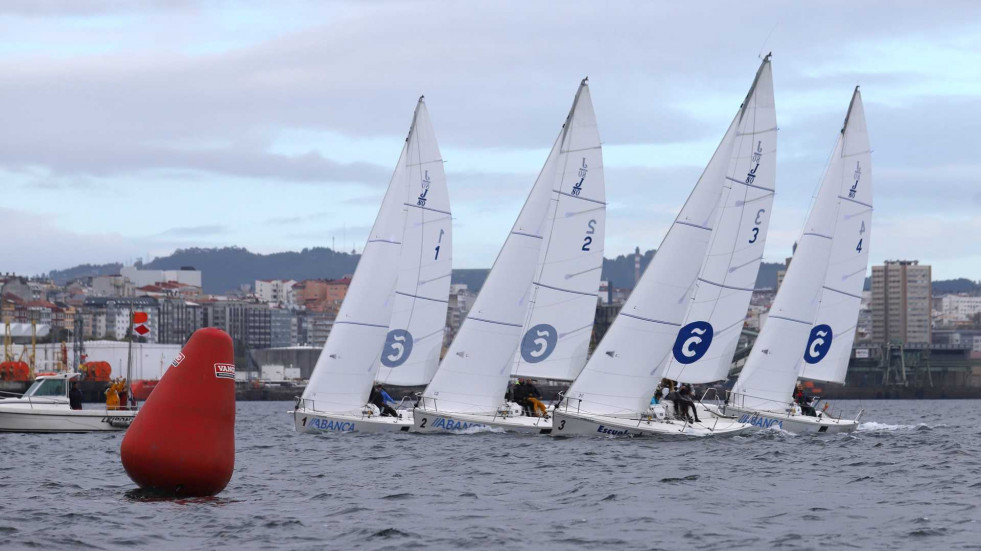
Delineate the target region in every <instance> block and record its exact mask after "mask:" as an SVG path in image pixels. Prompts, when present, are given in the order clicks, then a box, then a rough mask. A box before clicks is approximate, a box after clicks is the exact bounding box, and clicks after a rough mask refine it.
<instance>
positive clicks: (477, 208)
mask: <svg viewBox="0 0 981 551" xmlns="http://www.w3.org/2000/svg"><path fill="white" fill-rule="evenodd" d="M564 5H565V6H567V8H566V10H565V11H563V12H562V13H559V14H554V13H552V11H553V10H549V9H547V8H546V7H545V6H544V5H524V4H518V3H516V4H513V5H511V6H510V7H508V8H507V9H504V10H502V9H499V8H496V7H495V8H491V7H487V6H482V5H468V6H466V7H462V6H459V5H440V6H439V9H438V10H437V9H436V6H435V4H432V3H427V2H409V3H386V2H380V3H372V4H370V5H366V4H362V3H345V2H340V3H329V4H316V5H313V4H310V3H302V2H296V3H290V2H287V3H284V4H280V5H277V9H275V10H274V11H269V10H263V9H262V8H261V7H257V6H249V7H244V8H243V7H241V6H236V7H235V8H234V9H230V8H231V4H228V5H225V4H221V3H218V4H206V3H198V2H193V1H189V2H185V3H177V4H164V3H153V4H148V5H144V6H141V7H119V6H115V5H113V4H111V3H104V2H97V1H83V2H48V3H45V4H44V5H43V6H42V7H38V6H36V5H34V4H33V3H13V4H5V5H4V6H0V26H2V28H3V29H4V32H5V36H6V37H7V40H6V43H5V45H4V46H3V47H2V48H0V66H2V67H3V68H4V69H5V70H4V71H3V72H2V73H0V97H2V98H3V100H4V104H5V105H7V106H10V107H11V108H10V109H9V112H8V113H7V117H6V119H7V121H6V122H7V123H6V124H5V125H4V128H3V129H2V130H0V140H3V144H2V145H0V177H2V178H3V182H4V184H3V186H2V187H3V189H4V191H5V193H3V198H4V199H3V202H2V203H0V231H2V232H3V234H4V235H5V236H6V239H4V240H2V241H0V242H2V245H0V255H2V258H3V259H4V260H3V262H2V270H3V271H16V272H18V273H23V274H27V275H31V274H35V273H42V272H47V271H49V270H52V269H63V268H68V267H71V266H74V265H77V264H82V263H105V262H128V261H132V260H134V259H137V258H145V257H146V256H148V255H149V256H153V257H156V256H164V255H166V254H169V253H170V252H171V251H172V250H173V249H175V248H180V247H194V246H201V247H214V246H230V245H238V246H243V247H245V248H248V249H249V250H252V251H254V252H261V253H271V252H276V251H281V250H299V249H302V248H304V247H315V246H326V247H331V246H332V243H336V248H337V250H341V251H350V250H351V248H356V249H357V250H358V251H360V249H361V246H362V243H363V240H364V238H365V235H366V234H367V231H368V227H369V226H370V225H371V222H372V220H373V219H374V216H375V212H376V211H377V208H378V202H379V201H380V198H381V194H382V192H383V190H384V188H385V185H386V184H387V182H388V179H389V176H390V174H391V170H392V167H393V166H394V164H395V161H396V159H397V156H398V152H399V150H400V148H401V142H402V140H403V139H404V135H405V131H406V130H407V128H408V124H409V121H410V119H411V110H412V106H413V104H414V102H415V100H416V98H417V97H418V96H419V95H420V94H425V95H426V97H427V103H428V105H429V109H430V111H431V113H432V117H433V122H434V125H435V127H436V132H437V137H438V139H439V141H440V145H441V148H442V151H443V157H444V159H445V160H446V161H447V164H446V170H447V179H448V185H449V188H450V195H451V199H452V200H453V207H454V216H455V220H454V233H455V236H454V237H455V241H456V243H455V247H454V257H455V267H459V268H487V267H490V265H491V263H492V262H493V259H494V256H495V255H496V253H497V251H498V249H499V248H500V245H501V243H502V242H503V239H504V236H505V235H506V233H507V231H508V229H509V228H510V226H511V224H512V223H513V221H514V218H515V216H516V215H517V211H518V209H519V208H520V204H521V202H522V201H523V200H524V197H525V194H526V193H527V191H528V189H530V187H531V184H532V183H533V181H534V178H535V175H536V174H537V172H538V169H539V168H540V167H541V164H542V163H543V162H544V159H545V157H546V155H547V151H548V148H549V146H550V145H551V143H552V140H553V139H554V136H555V134H556V132H557V131H558V129H559V126H560V125H561V122H562V120H563V118H564V117H565V114H566V113H567V111H568V107H569V104H570V103H571V101H572V96H573V94H574V92H575V87H576V85H577V84H578V82H579V80H580V79H581V78H582V77H584V76H587V75H588V76H589V77H590V84H591V91H592V93H593V97H594V102H595V105H596V111H597V116H598V119H599V128H600V134H601V136H602V137H603V139H604V140H605V143H604V164H605V166H606V180H607V185H608V200H609V202H610V204H609V218H608V230H607V243H606V251H605V256H606V257H608V258H613V257H616V256H617V255H620V254H629V253H631V252H632V251H633V250H634V247H636V246H640V248H641V250H648V249H653V248H656V247H658V245H659V243H660V241H661V239H662V237H663V235H664V231H665V230H666V229H667V227H668V224H669V223H670V221H671V219H672V218H673V217H674V215H675V214H676V213H677V211H678V209H679V208H680V207H681V204H682V203H683V202H684V200H685V197H686V196H687V194H688V192H689V191H690V189H691V187H692V186H693V185H694V183H695V180H696V179H697V178H698V175H699V173H700V172H701V170H702V168H703V167H704V165H705V163H706V162H707V160H708V158H709V156H710V155H711V152H712V150H713V149H714V148H715V146H716V144H717V143H718V140H719V138H720V137H721V135H722V133H723V131H724V130H725V127H726V125H727V124H728V122H729V120H730V118H731V116H732V114H733V113H734V112H735V109H736V108H737V107H738V104H739V102H740V101H741V100H742V98H743V96H744V95H745V91H746V88H747V87H748V86H749V83H750V82H751V80H752V76H753V72H754V71H755V69H756V66H757V65H758V63H759V60H758V59H757V56H758V55H759V54H761V53H765V52H766V51H770V50H772V51H773V63H774V79H775V91H776V101H777V117H778V122H779V124H780V128H781V132H780V133H779V137H778V140H779V143H778V148H777V149H778V164H777V178H778V179H777V196H776V200H775V205H774V216H773V219H772V222H771V230H770V237H769V243H768V247H767V249H766V254H765V260H766V261H769V262H782V261H783V259H784V258H785V257H787V256H789V255H790V249H791V246H792V244H793V242H794V239H795V237H796V236H797V234H798V232H799V231H800V227H801V225H802V223H803V219H804V216H805V215H806V212H807V209H808V207H809V203H810V197H811V194H812V192H813V190H814V189H815V187H816V185H817V183H818V181H819V179H820V177H821V171H822V170H823V167H824V163H825V161H826V159H827V156H828V154H829V153H830V150H831V147H832V146H833V144H834V140H835V138H836V133H837V131H838V129H840V127H841V122H842V119H843V117H844V113H845V110H846V108H847V105H848V98H849V97H850V94H851V90H852V88H853V86H855V85H856V84H858V85H861V86H862V90H863V95H864V99H865V102H866V112H867V117H868V121H869V128H870V136H871V141H872V147H873V150H874V151H875V153H874V155H873V167H872V178H873V182H874V185H875V188H876V215H875V217H874V222H873V237H872V247H871V251H872V253H871V255H872V257H871V263H872V264H873V265H876V264H881V263H882V261H883V260H886V259H906V258H909V259H919V260H920V261H922V262H923V263H924V264H930V265H932V266H933V275H934V278H935V279H951V278H957V277H966V278H969V279H972V280H977V279H981V251H978V249H977V247H976V245H974V243H973V240H972V239H971V237H970V236H971V235H974V234H976V233H977V232H978V231H979V230H981V219H979V217H977V216H976V215H975V212H976V211H977V209H978V207H979V206H981V190H979V186H978V185H977V176H976V174H978V170H979V168H981V167H979V166H978V164H979V161H977V159H976V158H975V155H974V146H972V144H973V142H974V136H976V135H977V132H978V131H979V130H981V122H979V121H981V101H979V96H981V71H979V70H978V69H977V68H976V64H975V63H973V60H974V59H976V56H977V54H978V53H979V52H981V39H979V36H981V33H979V32H977V31H978V30H979V28H978V27H979V26H981V25H979V21H981V19H979V17H978V15H979V13H981V8H979V7H977V6H975V5H973V4H970V3H966V2H965V3H952V4H948V5H947V6H945V9H944V10H930V11H923V10H922V8H921V6H920V5H919V4H917V3H913V2H907V3H888V6H889V9H885V10H884V9H882V7H883V6H886V3H869V4H863V5H860V6H851V5H847V4H834V5H831V6H830V7H829V6H822V7H821V8H820V9H817V8H810V7H807V8H805V7H797V6H790V7H788V6H784V5H781V4H780V3H776V2H771V3H766V2H764V3H762V4H759V5H760V6H761V9H760V10H759V11H758V12H757V13H747V12H745V11H744V10H741V9H738V8H735V7H733V6H724V5H720V6H718V7H717V9H716V10H715V11H717V12H718V14H717V15H719V17H716V18H712V19H706V18H704V17H702V16H701V15H700V10H699V9H698V8H697V7H687V6H672V5H661V4H618V5H615V6H604V7H599V6H595V5H592V4H587V3H567V4H564ZM771 8H772V9H771ZM940 12H942V13H940ZM732 21H738V22H739V24H738V25H735V26H734V25H732V23H731V22H732ZM870 21H873V22H874V23H875V25H871V26H870V25H869V22H870ZM396 22H398V23H399V24H396ZM545 31H547V32H545ZM541 36H550V37H553V38H552V39H551V40H549V41H543V40H542V39H541V38H540V37H541ZM436 67H439V69H436Z"/></svg>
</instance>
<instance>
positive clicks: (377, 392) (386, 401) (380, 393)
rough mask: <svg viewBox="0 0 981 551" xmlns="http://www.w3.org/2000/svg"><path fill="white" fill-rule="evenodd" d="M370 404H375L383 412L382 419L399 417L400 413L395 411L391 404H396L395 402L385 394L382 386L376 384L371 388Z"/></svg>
mask: <svg viewBox="0 0 981 551" xmlns="http://www.w3.org/2000/svg"><path fill="white" fill-rule="evenodd" d="M368 402H370V403H372V404H374V405H375V406H377V407H378V409H379V410H380V411H381V414H382V417H398V416H399V413H398V412H397V411H395V408H393V407H392V406H391V405H390V404H393V403H395V400H393V399H392V397H391V396H389V395H388V393H387V392H385V389H384V388H382V386H381V385H379V384H376V385H375V386H373V387H371V394H370V395H368Z"/></svg>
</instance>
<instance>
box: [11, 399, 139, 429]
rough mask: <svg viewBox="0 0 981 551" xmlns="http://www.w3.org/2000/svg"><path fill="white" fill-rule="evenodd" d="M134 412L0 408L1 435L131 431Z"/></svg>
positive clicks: (51, 408) (56, 408) (53, 408)
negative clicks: (8, 433)
mask: <svg viewBox="0 0 981 551" xmlns="http://www.w3.org/2000/svg"><path fill="white" fill-rule="evenodd" d="M135 416H136V412H135V411H130V410H113V411H107V410H104V409H68V408H67V407H65V408H59V407H50V408H46V407H33V408H31V407H24V406H20V405H16V406H2V405H0V432H96V431H119V430H126V429H127V428H129V425H130V423H132V422H133V418H134V417H135Z"/></svg>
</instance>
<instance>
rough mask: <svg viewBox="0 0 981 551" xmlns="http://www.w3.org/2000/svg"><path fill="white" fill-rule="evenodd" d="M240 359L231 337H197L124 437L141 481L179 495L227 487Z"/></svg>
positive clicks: (133, 472)
mask: <svg viewBox="0 0 981 551" xmlns="http://www.w3.org/2000/svg"><path fill="white" fill-rule="evenodd" d="M234 360H235V355H234V351H233V347H232V338H231V337H229V336H228V333H225V332H224V331H222V330H221V329H215V328H206V329H199V330H197V331H195V332H194V334H193V335H191V339H190V340H189V341H187V344H185V345H184V348H183V350H181V353H180V354H178V355H177V358H176V359H174V363H172V364H171V366H170V369H168V370H167V372H166V373H164V376H163V377H161V379H160V382H159V383H157V386H156V387H155V388H154V389H153V393H152V394H150V396H149V397H148V398H147V401H146V403H145V404H144V405H143V407H142V408H140V412H139V413H138V414H137V415H136V418H135V419H134V420H133V424H132V425H130V427H129V429H128V430H127V431H126V436H125V437H123V444H122V448H121V450H120V453H121V455H122V459H123V468H124V469H126V474H128V475H129V477H130V478H132V479H133V482H136V483H137V484H138V485H139V486H140V487H141V488H144V489H148V490H155V491H159V492H161V493H166V494H172V495H178V496H210V495H215V494H217V493H218V492H220V491H222V490H223V489H225V486H226V485H227V484H228V481H229V480H231V478H232V471H233V470H234V469H235V364H234Z"/></svg>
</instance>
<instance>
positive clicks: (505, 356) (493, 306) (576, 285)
mask: <svg viewBox="0 0 981 551" xmlns="http://www.w3.org/2000/svg"><path fill="white" fill-rule="evenodd" d="M605 222H606V191H605V184H604V179H603V157H602V148H601V146H600V139H599V133H598V131H597V127H596V116H595V114H594V112H593V105H592V100H591V98H590V94H589V87H588V84H587V80H586V79H583V81H582V83H581V84H580V86H579V89H578V91H577V92H576V97H575V100H574V101H573V104H572V108H571V109H570V111H569V115H568V117H567V118H566V122H565V124H564V125H563V126H562V130H561V132H560V133H559V136H558V138H557V140H556V142H555V145H554V146H553V148H552V152H551V153H550V155H549V157H548V159H547V160H546V162H545V166H544V167H543V168H542V172H541V174H540V175H539V177H538V180H537V181H536V183H535V186H534V188H533V189H532V191H531V194H530V195H529V197H528V200H527V201H526V203H525V206H524V208H522V211H521V214H520V215H519V216H518V220H517V222H516V223H515V226H514V228H513V229H512V230H511V233H510V235H509V236H508V238H507V240H506V241H505V244H504V247H503V248H502V250H501V253H500V255H499V256H498V259H497V261H496V262H495V263H494V267H493V268H492V270H491V272H490V274H489V275H488V278H487V282H486V283H485V284H484V287H483V289H482V290H481V293H480V296H478V297H477V301H476V302H475V304H474V307H473V309H472V310H471V311H470V314H469V315H468V316H467V319H466V320H465V322H464V324H463V327H462V328H461V329H460V332H459V334H458V335H457V337H456V339H455V340H454V342H453V344H452V345H451V347H450V350H449V352H448V353H447V356H446V358H445V359H444V360H443V364H442V365H441V366H440V368H439V370H438V371H437V373H436V376H435V377H434V379H433V381H432V382H431V383H430V384H429V386H428V387H427V388H426V391H425V392H424V393H423V397H422V400H421V402H420V404H419V406H418V407H417V408H416V411H415V414H414V416H415V425H414V428H413V430H414V431H418V432H460V431H467V430H470V429H473V428H475V427H489V428H493V429H503V430H511V431H517V432H532V433H545V434H547V433H548V432H550V430H551V419H550V418H549V417H548V416H547V415H546V416H543V417H540V416H528V415H523V414H522V413H521V407H518V406H516V405H515V404H510V403H505V391H506V390H507V385H508V381H509V379H510V377H511V375H512V374H515V375H518V376H521V377H537V378H549V379H565V380H571V379H573V378H574V377H575V375H576V374H577V373H578V372H579V370H580V369H581V368H582V366H583V365H584V364H585V363H586V353H587V347H588V346H589V339H590V336H591V334H592V328H593V318H594V316H595V315H596V302H597V290H598V288H599V279H600V271H601V269H602V264H603V242H604V228H605Z"/></svg>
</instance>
